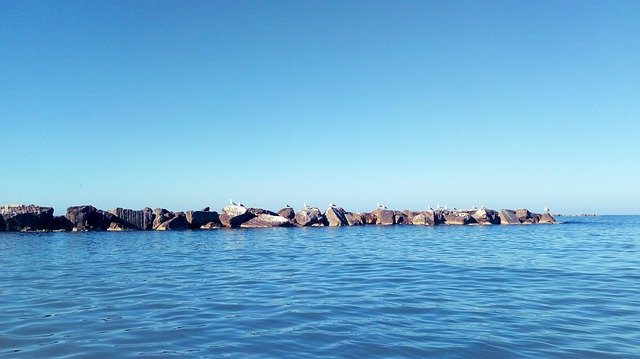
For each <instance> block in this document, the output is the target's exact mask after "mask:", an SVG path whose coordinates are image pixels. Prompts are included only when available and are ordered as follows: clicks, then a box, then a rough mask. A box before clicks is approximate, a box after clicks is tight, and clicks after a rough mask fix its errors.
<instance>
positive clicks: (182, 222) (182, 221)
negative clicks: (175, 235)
mask: <svg viewBox="0 0 640 359" xmlns="http://www.w3.org/2000/svg"><path fill="white" fill-rule="evenodd" d="M185 229H189V222H187V219H186V218H185V216H184V215H178V214H176V216H175V217H173V218H171V219H169V220H168V221H165V222H162V223H161V224H160V225H159V226H158V228H156V230H158V231H167V230H170V231H181V230H185Z"/></svg>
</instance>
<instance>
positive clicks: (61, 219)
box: [51, 216, 73, 231]
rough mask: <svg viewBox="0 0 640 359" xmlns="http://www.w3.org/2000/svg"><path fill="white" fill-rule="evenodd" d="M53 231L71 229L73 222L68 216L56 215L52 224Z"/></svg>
mask: <svg viewBox="0 0 640 359" xmlns="http://www.w3.org/2000/svg"><path fill="white" fill-rule="evenodd" d="M51 230H52V231H71V230H73V223H71V221H70V220H69V219H67V217H66V216H55V217H53V222H52V224H51Z"/></svg>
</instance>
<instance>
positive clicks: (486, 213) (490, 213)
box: [471, 208, 500, 224]
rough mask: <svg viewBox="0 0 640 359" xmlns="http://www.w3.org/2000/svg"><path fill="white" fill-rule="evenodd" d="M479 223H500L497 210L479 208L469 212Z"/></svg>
mask: <svg viewBox="0 0 640 359" xmlns="http://www.w3.org/2000/svg"><path fill="white" fill-rule="evenodd" d="M471 216H472V217H473V219H475V220H476V222H478V223H479V224H500V217H499V216H498V212H496V211H494V210H492V209H484V208H482V209H479V210H477V211H475V212H473V213H472V214H471Z"/></svg>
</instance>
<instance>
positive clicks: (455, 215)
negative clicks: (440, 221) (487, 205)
mask: <svg viewBox="0 0 640 359" xmlns="http://www.w3.org/2000/svg"><path fill="white" fill-rule="evenodd" d="M475 222H476V221H475V220H474V219H473V217H471V215H470V214H469V213H466V212H449V214H445V216H444V223H445V224H448V225H465V224H471V223H475Z"/></svg>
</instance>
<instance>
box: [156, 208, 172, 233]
mask: <svg viewBox="0 0 640 359" xmlns="http://www.w3.org/2000/svg"><path fill="white" fill-rule="evenodd" d="M175 216H176V215H175V213H173V212H171V211H168V210H166V209H164V208H156V209H154V210H153V226H152V227H151V228H152V229H158V227H160V225H161V224H162V223H164V222H166V221H168V220H170V219H171V218H173V217H175Z"/></svg>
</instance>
